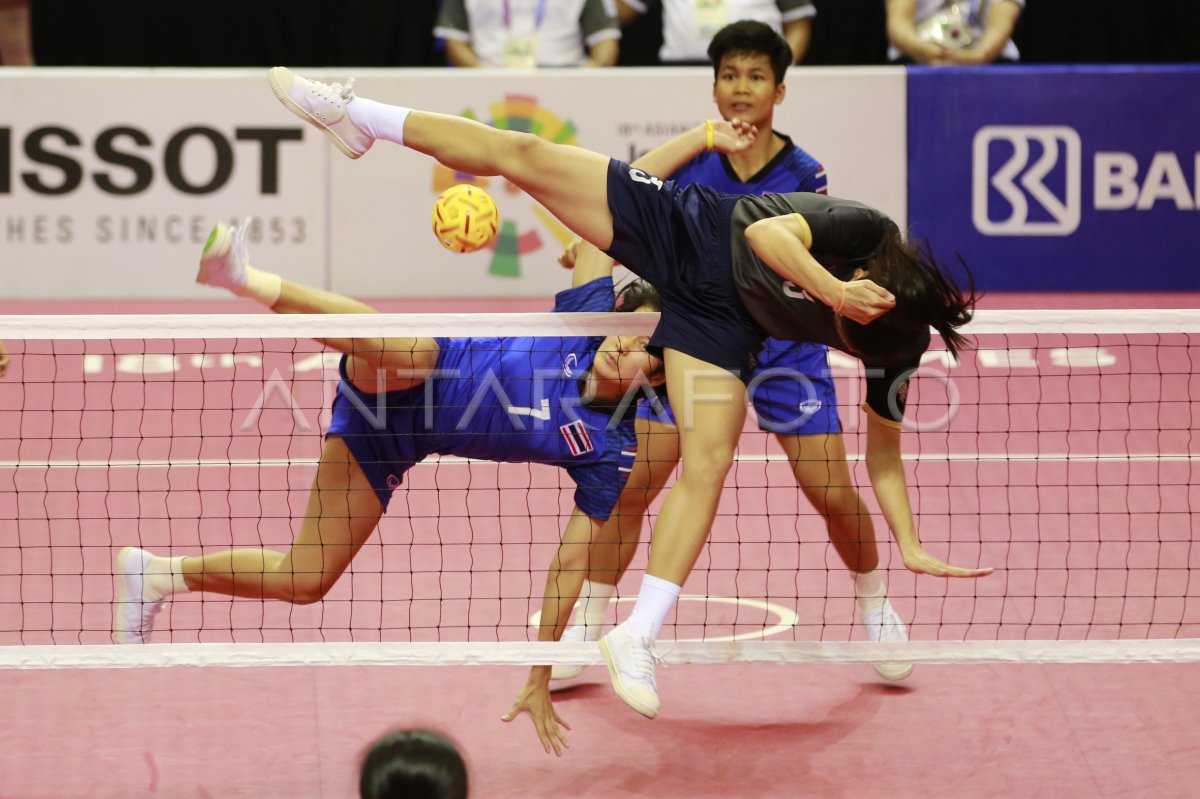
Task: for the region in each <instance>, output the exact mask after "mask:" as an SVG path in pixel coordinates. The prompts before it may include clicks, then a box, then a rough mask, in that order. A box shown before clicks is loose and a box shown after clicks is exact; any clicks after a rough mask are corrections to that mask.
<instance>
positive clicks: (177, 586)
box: [146, 556, 189, 596]
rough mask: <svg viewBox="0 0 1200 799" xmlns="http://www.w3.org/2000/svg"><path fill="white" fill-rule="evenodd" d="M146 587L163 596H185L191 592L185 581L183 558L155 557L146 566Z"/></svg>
mask: <svg viewBox="0 0 1200 799" xmlns="http://www.w3.org/2000/svg"><path fill="white" fill-rule="evenodd" d="M146 586H147V587H148V588H150V589H151V590H152V591H154V592H156V593H159V594H161V595H163V596H170V595H171V594H183V593H187V591H188V590H189V589H188V587H187V583H186V582H185V581H184V579H183V557H182V556H180V557H177V558H160V557H154V558H151V559H150V562H149V563H147V564H146Z"/></svg>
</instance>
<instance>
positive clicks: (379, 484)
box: [325, 339, 446, 510]
mask: <svg viewBox="0 0 1200 799" xmlns="http://www.w3.org/2000/svg"><path fill="white" fill-rule="evenodd" d="M445 341H446V339H437V342H438V348H439V349H440V350H441V351H442V352H445V351H446V347H445ZM439 361H440V357H439ZM338 371H339V372H341V375H342V380H341V382H340V383H338V390H337V396H335V397H334V398H333V407H332V409H331V415H332V419H331V420H330V422H329V429H328V430H326V431H325V435H326V436H341V438H342V440H343V441H345V442H346V447H347V448H348V449H349V450H350V454H352V455H353V456H354V459H355V460H356V461H358V465H359V467H360V468H361V469H362V471H363V474H364V475H365V476H366V478H367V482H369V483H370V484H371V488H373V489H374V490H375V495H376V496H377V497H379V501H380V503H382V504H383V508H384V510H387V506H388V503H389V502H390V501H391V499H392V492H394V491H395V490H396V489H397V488H399V487H400V486H401V484H402V483H403V482H404V475H405V473H406V472H407V471H408V470H409V469H411V468H412V467H413V466H414V465H416V464H418V463H420V462H421V461H423V460H424V459H425V458H426V456H428V455H429V454H430V452H431V451H432V450H431V449H428V448H426V444H428V443H430V442H429V439H430V438H431V436H432V431H430V430H429V428H428V425H427V423H426V419H425V385H426V384H425V383H421V384H420V385H417V386H413V387H412V388H409V389H405V390H403V391H390V392H387V393H385V394H370V393H367V392H365V391H359V390H358V389H357V388H355V387H354V384H353V383H351V382H350V381H349V380H347V379H346V356H344V355H343V356H342V360H341V363H340V364H339V366H338Z"/></svg>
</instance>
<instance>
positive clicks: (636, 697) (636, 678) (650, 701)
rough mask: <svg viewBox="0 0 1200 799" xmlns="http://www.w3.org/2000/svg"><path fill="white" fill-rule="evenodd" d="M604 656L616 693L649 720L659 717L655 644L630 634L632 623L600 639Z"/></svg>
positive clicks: (647, 639)
mask: <svg viewBox="0 0 1200 799" xmlns="http://www.w3.org/2000/svg"><path fill="white" fill-rule="evenodd" d="M600 654H602V655H604V662H605V663H607V664H608V676H609V677H611V678H612V685H613V690H614V691H616V692H617V696H619V697H621V699H623V700H624V701H625V704H627V705H629V706H630V707H631V708H633V709H634V710H636V711H637V712H638V713H641V714H642V715H643V716H645V717H646V718H648V719H652V718H654V717H655V716H657V715H658V708H659V701H658V687H657V686H656V685H655V684H654V664H655V662H657V661H658V660H659V657H658V653H657V652H655V651H654V642H653V641H652V640H650V639H649V638H637V637H635V636H633V635H631V634H630V632H629V622H623V623H622V624H618V625H617V626H616V627H615V628H614V629H613V630H612V632H610V633H609V634H608V635H606V636H604V637H603V638H601V639H600Z"/></svg>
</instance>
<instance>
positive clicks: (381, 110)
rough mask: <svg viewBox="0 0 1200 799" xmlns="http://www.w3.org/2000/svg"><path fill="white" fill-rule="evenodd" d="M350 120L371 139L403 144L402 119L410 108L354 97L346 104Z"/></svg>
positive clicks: (406, 115)
mask: <svg viewBox="0 0 1200 799" xmlns="http://www.w3.org/2000/svg"><path fill="white" fill-rule="evenodd" d="M346 111H347V113H349V114H350V121H351V122H353V123H354V126H355V127H357V128H358V129H359V130H361V131H362V132H363V133H365V134H367V135H368V136H370V137H371V138H372V139H383V140H384V141H390V142H395V143H396V144H404V120H406V119H408V113H409V112H410V111H412V109H411V108H405V107H404V106H400V105H388V104H387V103H379V102H376V101H375V100H368V99H367V98H365V97H355V98H354V99H353V100H351V101H350V102H349V103H348V104H347V105H346Z"/></svg>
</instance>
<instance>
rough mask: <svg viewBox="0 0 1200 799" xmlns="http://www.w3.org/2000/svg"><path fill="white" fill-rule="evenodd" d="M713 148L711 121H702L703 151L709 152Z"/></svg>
mask: <svg viewBox="0 0 1200 799" xmlns="http://www.w3.org/2000/svg"><path fill="white" fill-rule="evenodd" d="M712 148H713V127H712V120H711V119H706V120H704V149H705V150H711V149H712Z"/></svg>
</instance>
